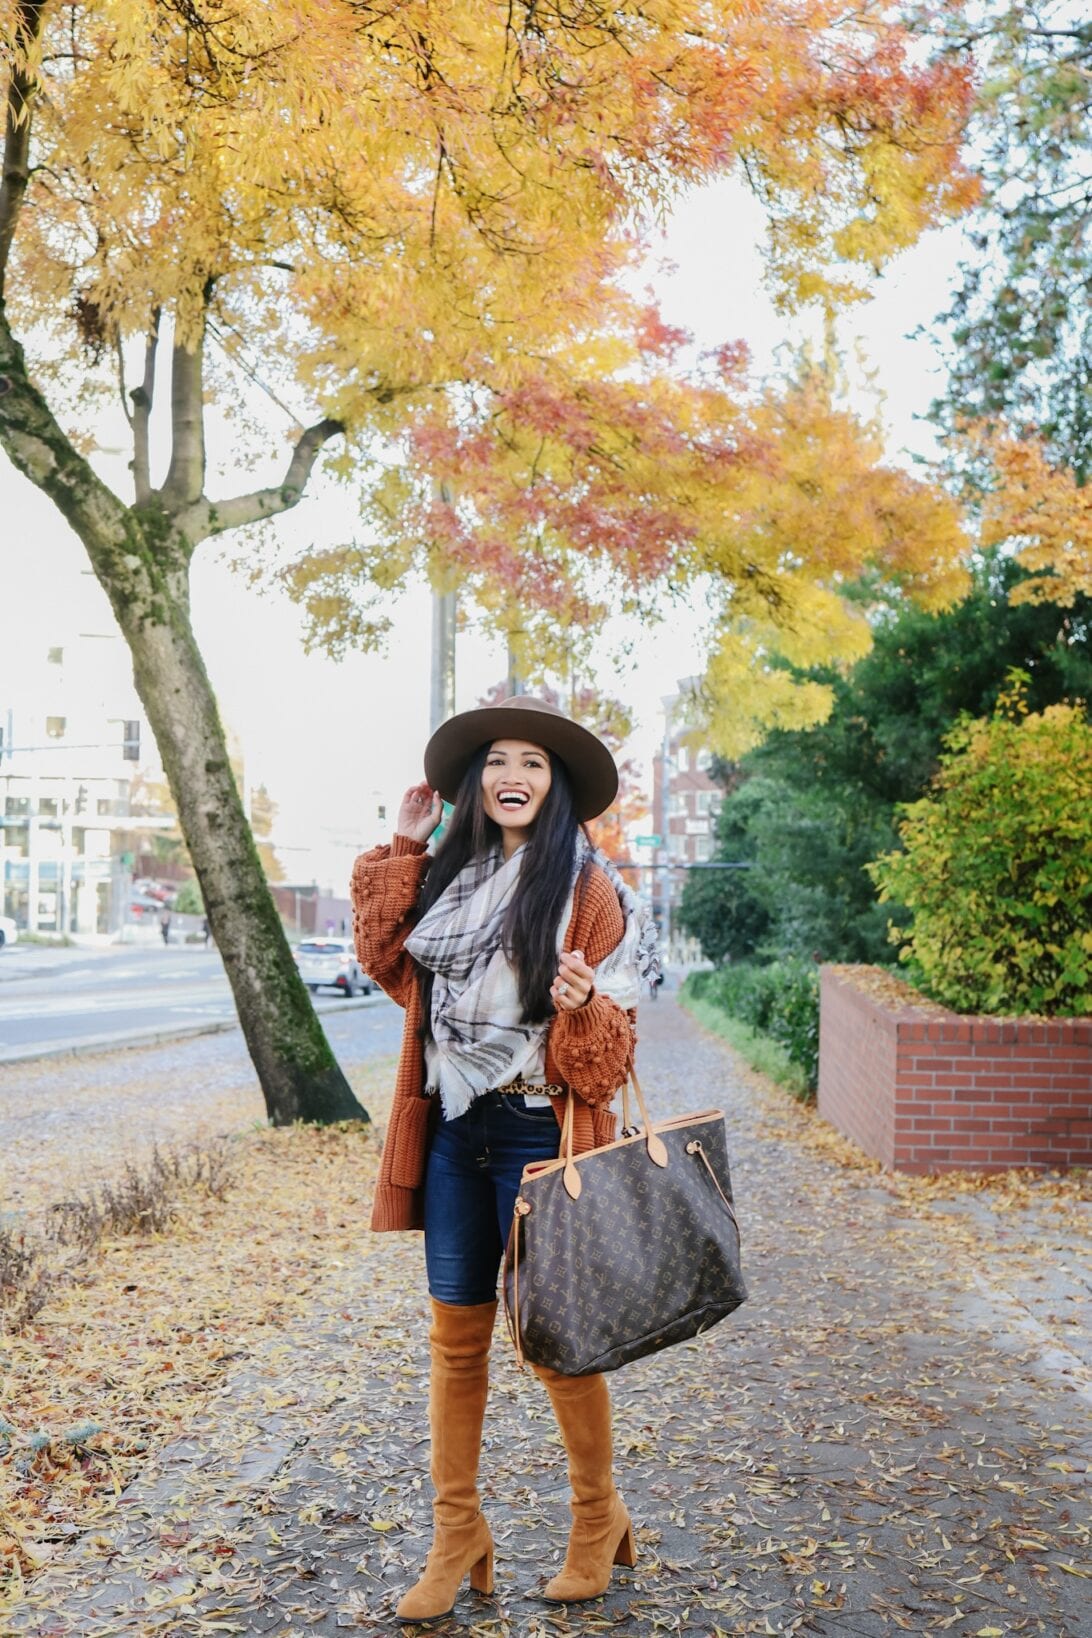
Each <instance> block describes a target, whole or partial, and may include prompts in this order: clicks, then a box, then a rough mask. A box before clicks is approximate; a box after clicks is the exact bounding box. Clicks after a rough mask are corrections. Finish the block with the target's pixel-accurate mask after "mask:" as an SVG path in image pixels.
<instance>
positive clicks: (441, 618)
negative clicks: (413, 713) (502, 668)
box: [428, 591, 455, 734]
mask: <svg viewBox="0 0 1092 1638" xmlns="http://www.w3.org/2000/svg"><path fill="white" fill-rule="evenodd" d="M454 710H455V593H454V592H453V591H450V592H438V591H434V592H433V594H432V691H431V693H430V695H429V712H428V726H429V733H430V734H434V733H435V732H436V730H437V728H439V726H440V724H441V723H442V722H446V721H447V719H448V717H450V716H451V715H452V714H453V713H454Z"/></svg>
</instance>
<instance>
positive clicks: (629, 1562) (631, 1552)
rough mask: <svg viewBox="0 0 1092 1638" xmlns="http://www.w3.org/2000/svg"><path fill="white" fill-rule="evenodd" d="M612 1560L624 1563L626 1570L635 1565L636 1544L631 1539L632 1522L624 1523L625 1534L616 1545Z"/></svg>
mask: <svg viewBox="0 0 1092 1638" xmlns="http://www.w3.org/2000/svg"><path fill="white" fill-rule="evenodd" d="M614 1562H615V1563H616V1564H622V1565H624V1566H625V1568H626V1569H627V1570H632V1569H633V1568H634V1567H635V1566H636V1563H637V1546H636V1543H635V1542H634V1539H633V1526H632V1524H627V1525H626V1530H625V1534H624V1535H623V1537H622V1539H621V1541H620V1542H619V1543H618V1547H617V1549H616V1551H615V1554H614Z"/></svg>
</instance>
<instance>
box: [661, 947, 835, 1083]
mask: <svg viewBox="0 0 1092 1638" xmlns="http://www.w3.org/2000/svg"><path fill="white" fill-rule="evenodd" d="M683 992H684V998H686V997H690V998H692V999H693V1000H695V1001H701V1002H703V1003H705V1004H706V1005H711V1006H714V1007H716V1008H718V1009H719V1010H720V1011H721V1012H724V1013H727V1014H728V1016H729V1017H730V1018H737V1019H739V1020H740V1021H741V1022H742V1023H744V1024H746V1025H748V1026H749V1028H751V1029H752V1030H754V1031H755V1033H756V1034H758V1035H765V1036H768V1037H769V1038H770V1039H771V1040H773V1041H776V1042H777V1043H778V1045H779V1046H781V1047H783V1048H784V1051H785V1055H786V1057H787V1058H788V1060H789V1062H790V1063H792V1064H795V1065H796V1067H797V1068H798V1069H799V1070H800V1071H801V1072H802V1074H803V1076H804V1080H805V1082H806V1084H807V1087H808V1089H809V1090H810V1091H814V1090H815V1087H816V1086H817V1084H818V1081H819V969H818V967H817V966H816V965H815V963H814V962H813V961H793V960H785V961H772V962H770V963H769V965H768V966H764V967H759V966H756V965H754V964H752V963H751V962H742V961H741V962H733V963H732V964H731V965H730V966H727V967H716V968H714V969H713V970H712V971H708V972H698V973H691V974H690V976H689V978H688V979H687V980H686V983H685V985H684V987H683Z"/></svg>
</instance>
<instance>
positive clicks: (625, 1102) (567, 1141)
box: [561, 1059, 667, 1200]
mask: <svg viewBox="0 0 1092 1638" xmlns="http://www.w3.org/2000/svg"><path fill="white" fill-rule="evenodd" d="M630 1083H632V1085H633V1090H634V1092H635V1094H636V1096H637V1107H638V1109H639V1110H640V1112H641V1120H642V1122H643V1131H644V1136H645V1148H646V1149H647V1150H648V1158H649V1160H651V1161H652V1162H653V1164H654V1165H656V1166H666V1165H667V1145H666V1144H665V1142H664V1140H663V1138H662V1137H661V1136H660V1134H659V1133H658V1132H657V1130H656V1128H655V1127H654V1126H653V1124H652V1119H651V1117H650V1115H649V1112H648V1105H647V1104H646V1103H645V1095H644V1093H643V1092H642V1091H641V1083H640V1081H639V1080H638V1079H637V1071H636V1069H635V1068H634V1066H633V1060H632V1059H631V1060H630V1062H629V1065H628V1067H627V1070H626V1079H625V1081H624V1082H623V1084H622V1121H623V1126H624V1129H625V1130H626V1131H630V1130H631V1129H632V1126H631V1120H630V1115H631V1110H630V1105H629V1088H630ZM575 1097H576V1094H575V1092H573V1091H571V1090H570V1092H569V1095H568V1097H567V1098H566V1099H565V1119H564V1120H563V1122H562V1125H561V1153H562V1154H563V1155H564V1157H565V1169H564V1171H563V1173H562V1178H563V1180H564V1184H565V1193H566V1194H567V1195H568V1196H569V1199H570V1200H578V1199H579V1198H580V1190H581V1187H582V1184H581V1181H580V1168H579V1167H578V1166H577V1164H576V1161H575V1159H574V1157H573V1127H574V1125H575V1120H574V1117H573V1111H574V1108H575V1104H574V1099H575Z"/></svg>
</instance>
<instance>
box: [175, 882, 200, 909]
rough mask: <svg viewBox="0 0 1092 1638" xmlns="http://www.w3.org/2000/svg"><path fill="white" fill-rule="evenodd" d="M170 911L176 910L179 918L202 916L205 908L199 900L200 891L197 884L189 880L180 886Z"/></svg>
mask: <svg viewBox="0 0 1092 1638" xmlns="http://www.w3.org/2000/svg"><path fill="white" fill-rule="evenodd" d="M171 908H172V910H177V911H178V914H179V915H180V916H203V915H204V913H205V906H204V903H203V902H202V899H201V889H200V888H199V887H198V885H197V882H196V881H195V880H194V879H193V877H191V878H190V880H189V881H185V882H183V883H182V884H181V886H180V887H179V889H178V892H177V893H176V894H175V896H174V904H173V905H172V906H171Z"/></svg>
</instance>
